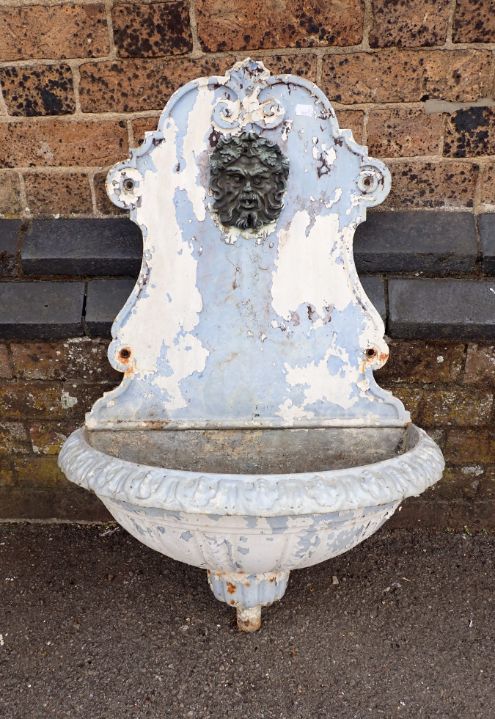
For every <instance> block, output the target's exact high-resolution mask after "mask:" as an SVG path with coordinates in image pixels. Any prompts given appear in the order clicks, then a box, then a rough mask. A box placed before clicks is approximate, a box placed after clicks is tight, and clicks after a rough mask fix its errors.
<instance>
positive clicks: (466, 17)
mask: <svg viewBox="0 0 495 719" xmlns="http://www.w3.org/2000/svg"><path fill="white" fill-rule="evenodd" d="M452 39H453V41H454V42H495V13H494V9H493V2H490V0H474V2H473V0H457V1H456V7H455V14H454V26H453V30H452Z"/></svg>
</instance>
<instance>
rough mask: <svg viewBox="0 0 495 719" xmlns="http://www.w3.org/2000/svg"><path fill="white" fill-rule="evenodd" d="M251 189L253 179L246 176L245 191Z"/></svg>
mask: <svg viewBox="0 0 495 719" xmlns="http://www.w3.org/2000/svg"><path fill="white" fill-rule="evenodd" d="M251 190H252V187H251V180H250V178H249V177H246V181H245V183H244V192H251Z"/></svg>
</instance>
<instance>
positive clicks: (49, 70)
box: [0, 63, 76, 117]
mask: <svg viewBox="0 0 495 719" xmlns="http://www.w3.org/2000/svg"><path fill="white" fill-rule="evenodd" d="M0 84H1V85H2V92H3V96H4V99H5V102H6V104H7V109H8V111H9V114H10V115H24V116H26V117H33V116H35V115H67V114H70V113H72V112H74V111H75V109H76V100H75V97H74V87H73V81H72V70H71V68H70V66H69V65H67V64H65V63H64V64H61V65H36V66H34V67H32V66H27V67H3V68H0Z"/></svg>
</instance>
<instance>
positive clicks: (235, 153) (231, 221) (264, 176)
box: [210, 132, 289, 230]
mask: <svg viewBox="0 0 495 719" xmlns="http://www.w3.org/2000/svg"><path fill="white" fill-rule="evenodd" d="M288 176H289V160H288V159H287V158H286V157H285V155H284V154H283V153H282V151H281V149H280V147H279V146H278V145H277V144H276V143H274V142H271V141H270V140H267V139H266V138H263V137H261V136H260V135H257V134H255V133H252V132H243V133H242V134H240V135H235V136H232V135H231V136H228V137H222V138H220V140H219V141H218V143H217V145H216V147H215V149H214V150H213V152H212V154H211V157H210V188H211V191H212V193H213V197H214V203H213V209H214V210H215V211H216V212H217V213H218V217H219V220H220V222H221V223H222V224H223V225H225V226H227V227H237V228H239V229H241V230H258V229H260V228H261V227H263V226H264V225H269V224H270V223H272V222H274V221H275V220H276V219H277V218H278V216H279V215H280V212H281V211H282V207H283V195H284V192H285V189H286V186H287V178H288Z"/></svg>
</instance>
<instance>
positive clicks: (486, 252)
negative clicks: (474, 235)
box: [478, 213, 495, 275]
mask: <svg viewBox="0 0 495 719" xmlns="http://www.w3.org/2000/svg"><path fill="white" fill-rule="evenodd" d="M478 223H479V225H478V226H479V230H480V242H481V252H482V256H483V272H486V273H487V274H488V275H495V213H491V214H486V215H480V216H479V218H478Z"/></svg>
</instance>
